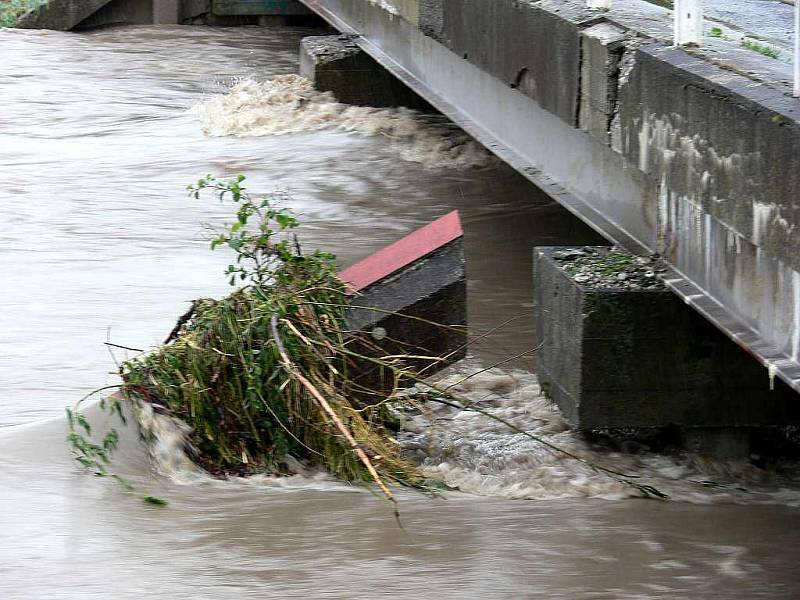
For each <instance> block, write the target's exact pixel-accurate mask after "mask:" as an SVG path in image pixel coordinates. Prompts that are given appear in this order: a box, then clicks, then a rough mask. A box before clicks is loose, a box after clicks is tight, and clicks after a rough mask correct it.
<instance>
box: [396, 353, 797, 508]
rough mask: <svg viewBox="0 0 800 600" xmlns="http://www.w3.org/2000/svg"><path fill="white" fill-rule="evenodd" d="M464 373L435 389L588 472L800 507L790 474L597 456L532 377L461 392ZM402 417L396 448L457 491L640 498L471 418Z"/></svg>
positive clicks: (501, 377) (674, 459)
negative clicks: (611, 472)
mask: <svg viewBox="0 0 800 600" xmlns="http://www.w3.org/2000/svg"><path fill="white" fill-rule="evenodd" d="M472 372H475V369H474V368H473V369H472ZM469 373H470V371H469V370H468V369H467V368H466V366H465V367H461V368H460V369H459V370H457V371H456V372H454V373H452V374H449V375H448V376H446V377H445V378H444V379H442V380H441V381H440V382H438V383H437V385H438V386H439V387H440V388H441V387H442V386H445V387H447V386H450V385H452V386H453V388H452V390H451V391H452V392H454V393H456V394H457V395H458V396H459V397H460V398H462V399H463V400H465V401H467V402H471V403H474V406H477V407H480V408H481V409H483V410H487V411H489V412H490V413H491V414H492V415H494V416H497V417H500V418H502V419H504V420H506V421H508V422H510V423H512V424H513V425H514V426H516V427H517V428H519V429H521V430H523V431H525V432H527V433H529V434H531V435H533V436H535V437H537V438H540V439H541V440H544V441H546V442H549V443H550V444H553V445H555V446H558V447H559V448H561V449H564V450H566V451H568V452H570V453H573V454H575V455H578V456H580V457H582V458H584V459H586V461H587V462H588V463H592V464H595V465H601V466H603V467H606V468H609V469H613V470H615V471H619V472H623V473H625V474H630V475H632V476H636V478H635V479H633V481H636V482H638V483H641V484H645V485H651V486H654V487H656V488H657V489H658V490H660V491H662V492H664V493H666V494H668V495H669V496H670V498H672V499H673V500H679V501H686V502H694V503H704V504H708V503H721V502H726V503H727V502H735V503H776V504H784V505H789V506H800V477H798V470H797V468H796V466H794V467H792V469H791V470H790V471H788V473H787V472H782V473H777V472H772V471H767V470H762V469H759V468H757V467H754V466H752V465H750V464H747V463H737V462H723V461H716V460H709V459H702V458H699V457H697V456H694V455H690V454H683V455H661V454H654V453H647V452H644V453H637V454H622V453H618V452H611V451H608V450H606V449H602V448H596V447H593V446H592V445H591V444H590V443H589V442H587V441H586V440H585V439H584V437H583V436H581V435H580V434H579V433H576V432H574V431H571V430H569V429H568V427H567V424H566V422H565V421H564V419H563V418H562V416H561V414H560V413H559V412H558V410H557V408H556V407H555V406H554V405H553V404H552V403H551V402H550V400H548V399H547V398H546V397H545V396H544V395H543V394H542V392H541V388H540V386H539V383H538V381H537V379H536V376H535V375H533V374H531V373H527V372H523V371H514V372H503V371H501V370H499V369H491V370H489V371H487V372H484V373H480V374H478V375H476V376H474V377H471V378H470V379H467V380H466V381H463V382H461V383H459V382H460V381H461V380H462V379H463V378H464V377H465V376H467V375H468V374H469ZM407 418H408V421H407V423H406V425H405V429H406V430H407V431H406V433H405V434H403V435H402V436H401V441H402V443H403V444H404V446H405V447H406V448H407V449H408V450H409V452H410V453H411V455H412V456H413V457H414V458H415V460H417V461H418V462H420V464H421V465H422V466H423V469H424V472H425V474H426V475H428V476H429V477H431V478H436V479H440V480H443V481H444V482H445V483H446V484H447V485H448V486H450V487H453V488H457V489H459V490H461V491H464V492H468V493H472V494H479V495H485V496H501V497H506V498H519V499H522V498H530V499H552V498H566V497H594V498H605V499H621V498H626V497H636V496H640V495H641V492H640V491H639V490H637V489H636V488H635V487H632V486H630V485H628V484H626V483H623V482H620V481H619V480H618V478H614V477H612V476H609V475H608V474H607V473H604V472H601V471H598V470H597V469H595V468H593V467H592V466H590V465H589V464H586V463H583V462H580V461H577V460H575V459H573V458H570V457H569V456H566V455H564V454H563V453H559V452H555V451H553V450H551V449H549V448H547V447H546V446H545V445H544V444H542V443H540V442H538V441H535V440H533V439H531V438H529V437H527V436H525V435H523V434H521V433H517V432H515V431H513V430H512V429H510V428H509V427H508V426H507V425H505V424H503V423H501V422H499V421H497V420H495V419H492V418H490V417H488V416H484V415H481V414H479V413H476V412H473V411H469V410H457V409H455V408H451V407H446V406H442V405H440V404H436V403H435V402H433V401H430V402H427V403H426V406H425V410H423V411H422V412H412V413H410V414H407Z"/></svg>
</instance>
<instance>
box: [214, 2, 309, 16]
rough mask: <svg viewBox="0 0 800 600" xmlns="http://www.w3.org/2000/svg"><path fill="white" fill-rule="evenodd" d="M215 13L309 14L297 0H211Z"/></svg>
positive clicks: (230, 14)
mask: <svg viewBox="0 0 800 600" xmlns="http://www.w3.org/2000/svg"><path fill="white" fill-rule="evenodd" d="M212 12H213V13H214V14H215V15H228V16H245V15H254V16H271V15H275V16H291V15H308V14H311V11H309V10H308V9H307V8H306V7H305V6H304V5H303V4H302V3H300V2H298V1H297V0H212Z"/></svg>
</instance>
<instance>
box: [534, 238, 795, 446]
mask: <svg viewBox="0 0 800 600" xmlns="http://www.w3.org/2000/svg"><path fill="white" fill-rule="evenodd" d="M558 250H563V248H537V249H536V250H535V251H534V314H535V318H536V335H537V338H538V339H537V343H541V344H542V345H543V346H542V349H541V350H540V351H539V353H538V354H537V365H536V370H537V374H538V376H539V378H540V380H541V382H542V384H543V386H544V387H545V389H546V390H548V393H549V394H550V395H551V397H552V398H553V399H554V400H555V402H556V403H557V404H558V406H559V408H560V409H561V411H562V412H563V413H564V416H565V417H566V419H567V420H568V421H569V422H570V424H571V425H573V426H574V427H576V428H579V429H606V428H624V427H664V426H667V425H678V426H681V427H706V428H739V427H761V426H773V425H788V424H796V423H800V402H798V401H797V397H796V395H795V394H794V393H793V392H792V391H791V390H789V388H787V387H786V386H785V385H783V384H782V383H781V382H776V381H772V382H771V381H770V379H769V377H768V376H767V373H766V372H765V371H764V369H763V368H762V367H760V365H758V363H756V362H755V361H754V360H752V358H751V357H750V356H749V355H747V353H745V352H744V351H743V350H742V349H741V348H739V347H738V346H737V345H736V344H734V343H733V342H731V341H730V340H729V339H728V338H727V337H725V336H724V335H723V334H722V333H721V332H720V331H718V330H717V329H716V328H715V327H713V326H712V325H710V324H709V323H707V322H705V320H704V319H703V318H702V317H701V316H699V315H698V314H697V313H696V312H695V311H693V310H692V309H691V308H689V307H687V306H686V305H685V303H683V302H681V301H680V300H679V299H678V298H677V297H675V295H674V294H672V293H670V292H669V291H668V290H666V288H655V289H646V290H635V289H633V290H630V289H629V290H623V289H619V288H616V289H615V288H597V287H586V286H584V285H582V284H579V283H577V282H576V281H575V280H574V279H573V278H572V277H570V275H569V274H568V273H567V272H566V271H564V270H563V269H562V268H561V266H560V264H559V263H558V262H557V261H555V260H554V259H553V253H554V252H555V251H558ZM731 435H733V437H736V435H735V434H731ZM731 435H727V434H725V435H722V436H717V437H718V438H719V439H721V440H722V441H725V440H727V441H731V440H732V439H733V438H732V437H731ZM712 437H713V436H712V435H711V434H708V435H706V434H703V435H701V436H699V438H705V439H710V438H712Z"/></svg>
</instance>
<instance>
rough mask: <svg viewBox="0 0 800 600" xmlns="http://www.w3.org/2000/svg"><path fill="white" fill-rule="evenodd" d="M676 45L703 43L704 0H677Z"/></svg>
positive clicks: (675, 14)
mask: <svg viewBox="0 0 800 600" xmlns="http://www.w3.org/2000/svg"><path fill="white" fill-rule="evenodd" d="M674 17H675V45H676V46H683V45H684V44H695V45H697V46H700V45H702V43H703V0H675V10H674Z"/></svg>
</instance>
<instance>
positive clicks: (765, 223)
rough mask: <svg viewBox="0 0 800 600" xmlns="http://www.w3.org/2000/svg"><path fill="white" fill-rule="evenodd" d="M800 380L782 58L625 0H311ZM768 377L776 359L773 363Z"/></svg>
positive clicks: (794, 131) (797, 264)
mask: <svg viewBox="0 0 800 600" xmlns="http://www.w3.org/2000/svg"><path fill="white" fill-rule="evenodd" d="M303 3H304V4H306V5H307V6H308V7H309V8H310V9H312V10H313V11H315V12H316V13H317V14H319V15H320V16H322V17H323V18H324V19H326V20H327V21H328V22H329V23H331V24H332V25H333V26H334V27H336V28H337V29H338V30H340V31H342V32H345V33H350V34H353V35H355V36H357V37H355V38H354V39H355V43H357V44H358V45H359V46H360V47H361V48H362V49H363V50H364V51H365V52H367V53H368V54H369V55H371V56H372V57H373V58H375V59H376V60H377V61H378V62H379V63H380V64H381V65H383V66H384V67H385V68H386V69H387V70H389V71H390V72H391V73H393V74H394V75H396V76H397V77H398V78H399V79H401V80H402V81H403V82H405V83H406V84H407V85H408V86H409V87H411V88H412V89H413V90H415V91H416V92H417V93H419V94H420V95H421V96H422V97H424V98H425V99H426V100H427V101H428V102H430V103H431V104H433V105H434V106H435V107H436V108H438V109H439V110H441V111H442V112H443V113H445V114H446V115H447V116H449V117H450V118H451V119H452V120H453V121H455V122H456V123H458V124H459V125H460V126H461V127H463V128H464V129H465V130H466V131H468V132H469V133H471V134H472V135H473V136H475V137H476V138H477V139H479V140H480V141H481V142H483V143H484V144H485V145H486V146H487V147H488V148H490V149H491V150H492V151H493V152H495V153H496V154H497V155H498V156H500V157H501V158H502V159H504V160H505V161H507V162H508V163H509V164H511V165H512V166H514V167H515V168H516V169H517V170H519V171H520V172H521V173H522V174H523V175H525V176H526V177H527V178H529V179H530V180H531V181H533V182H534V183H535V184H536V185H537V186H539V187H541V188H542V189H544V190H545V191H547V192H548V193H549V194H550V195H551V196H552V197H553V198H555V199H556V200H558V201H559V202H560V203H561V204H563V205H564V206H565V207H567V208H568V209H569V210H571V211H572V212H574V213H575V214H576V215H578V216H579V217H580V218H582V219H583V220H584V221H586V222H587V223H588V224H589V225H591V226H592V227H593V228H595V229H596V230H597V231H599V232H601V233H602V234H603V235H605V236H606V237H607V238H608V239H610V240H612V241H614V242H616V243H618V244H619V245H621V246H623V247H625V248H627V249H629V250H631V251H633V252H636V253H658V254H660V255H662V256H663V257H664V258H665V259H666V261H667V262H668V264H669V265H670V270H669V272H668V273H667V275H666V277H665V280H666V283H667V285H668V286H669V287H670V288H671V289H672V290H673V291H674V292H675V293H676V294H678V295H679V296H680V297H682V298H683V299H684V300H685V301H686V302H687V303H688V304H690V305H691V306H693V307H694V308H695V309H697V310H698V311H699V312H700V313H701V314H703V315H704V316H705V317H706V318H708V319H709V320H710V321H712V322H713V323H714V324H716V325H717V326H718V327H719V328H720V329H722V330H723V331H724V332H725V333H726V334H727V335H729V336H730V337H731V338H732V339H734V340H735V341H736V342H737V343H738V344H740V345H741V346H742V347H744V348H746V349H747V350H748V351H749V352H751V353H752V354H753V355H754V356H755V357H757V358H758V359H759V360H760V361H761V362H762V363H763V364H764V365H765V368H766V369H767V370H768V372H769V374H770V375H772V376H777V377H780V378H781V379H783V380H784V381H785V382H786V383H788V384H789V385H790V386H791V387H793V388H794V389H795V390H800V227H799V225H800V100H798V99H796V98H793V97H791V92H792V87H791V69H790V67H789V65H787V64H784V63H780V62H779V61H775V60H772V59H768V58H766V57H764V56H762V55H761V54H758V53H755V52H749V51H747V49H745V48H742V47H740V45H739V44H733V43H730V42H727V43H726V40H725V39H722V40H714V43H712V44H710V45H709V47H708V48H704V49H700V48H692V49H684V48H675V47H673V46H672V29H671V28H672V18H671V13H670V11H668V10H666V9H663V8H659V7H656V6H653V5H651V4H648V3H645V2H641V1H639V0H628V1H625V0H614V5H613V6H614V8H613V9H612V10H609V11H603V10H597V9H589V8H587V7H586V3H585V2H582V1H577V0H575V1H569V0H561V1H555V0H540V1H531V0H493V1H491V2H487V1H485V0H303ZM765 377H766V373H765Z"/></svg>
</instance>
